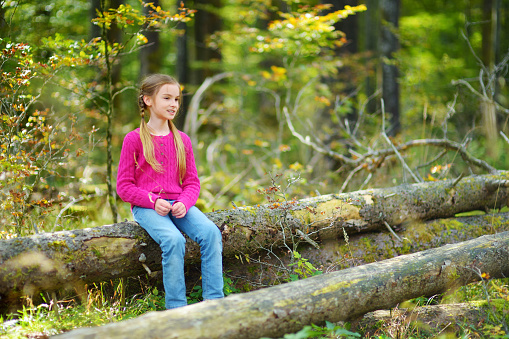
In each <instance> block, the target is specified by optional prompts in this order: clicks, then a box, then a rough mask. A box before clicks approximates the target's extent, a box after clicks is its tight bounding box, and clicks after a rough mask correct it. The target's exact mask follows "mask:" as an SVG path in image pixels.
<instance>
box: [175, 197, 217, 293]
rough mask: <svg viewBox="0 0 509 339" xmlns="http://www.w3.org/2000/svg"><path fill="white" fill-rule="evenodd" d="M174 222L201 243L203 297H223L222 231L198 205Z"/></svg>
mask: <svg viewBox="0 0 509 339" xmlns="http://www.w3.org/2000/svg"><path fill="white" fill-rule="evenodd" d="M171 219H172V221H173V223H174V224H175V225H176V226H177V227H178V228H179V229H180V230H181V231H182V232H184V233H185V234H187V235H188V236H189V238H191V239H192V240H194V241H196V242H197V243H198V245H200V249H201V274H202V285H203V286H202V288H203V299H218V298H223V297H224V294H223V255H222V253H223V243H222V239H221V232H220V231H219V229H218V228H217V226H216V225H215V224H214V223H213V222H212V221H210V219H209V218H207V217H206V216H205V214H203V213H202V212H201V211H200V210H199V209H198V208H197V207H195V206H193V207H191V208H190V209H189V211H188V212H187V214H186V216H185V217H183V218H180V219H179V218H174V217H171Z"/></svg>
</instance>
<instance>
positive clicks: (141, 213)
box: [133, 206, 187, 309]
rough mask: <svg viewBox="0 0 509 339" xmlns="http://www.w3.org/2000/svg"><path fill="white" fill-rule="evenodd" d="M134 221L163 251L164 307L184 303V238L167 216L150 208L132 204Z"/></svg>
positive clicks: (172, 306)
mask: <svg viewBox="0 0 509 339" xmlns="http://www.w3.org/2000/svg"><path fill="white" fill-rule="evenodd" d="M133 215H134V220H136V222H137V223H138V224H140V226H141V227H143V228H144V229H145V230H146V231H147V232H148V234H149V235H150V236H151V237H152V239H154V241H155V242H156V243H158V244H159V246H160V247H161V251H162V266H163V284H164V291H165V301H166V308H168V309H169V308H176V307H181V306H185V305H187V299H186V284H185V278H184V254H185V250H186V247H185V244H186V239H185V238H184V236H183V235H182V233H180V231H179V230H178V229H177V227H175V225H174V224H173V222H172V221H171V219H170V218H169V216H164V217H163V216H160V215H159V214H157V212H156V211H155V210H153V209H149V208H142V207H138V206H135V207H134V208H133Z"/></svg>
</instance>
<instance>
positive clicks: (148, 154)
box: [138, 74, 186, 182]
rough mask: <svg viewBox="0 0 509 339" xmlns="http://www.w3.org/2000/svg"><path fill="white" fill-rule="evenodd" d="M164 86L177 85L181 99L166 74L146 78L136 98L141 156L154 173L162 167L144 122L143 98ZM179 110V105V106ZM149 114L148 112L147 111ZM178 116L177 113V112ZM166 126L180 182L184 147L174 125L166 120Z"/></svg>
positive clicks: (173, 81) (161, 169)
mask: <svg viewBox="0 0 509 339" xmlns="http://www.w3.org/2000/svg"><path fill="white" fill-rule="evenodd" d="M166 84H170V85H177V86H178V88H179V92H180V97H181V98H182V89H181V87H180V84H179V83H178V82H177V80H175V79H174V78H173V77H171V76H169V75H166V74H152V75H149V76H147V77H146V78H145V79H144V80H143V82H142V83H141V86H140V93H139V96H138V106H139V108H140V115H141V123H140V138H141V143H142V145H143V155H144V156H145V159H146V160H147V162H148V163H149V164H150V166H152V168H153V169H154V171H156V172H163V167H162V166H161V164H160V163H159V162H157V160H156V158H155V154H154V142H153V141H152V135H151V133H150V129H149V127H148V126H147V123H146V121H145V111H146V109H147V105H146V104H145V101H144V99H143V98H144V97H145V96H148V97H152V96H154V95H156V94H157V93H158V92H159V90H160V89H161V87H163V86H164V85H166ZM179 110H180V105H179ZM149 113H150V110H149ZM177 114H178V112H177ZM168 126H169V127H170V131H171V132H172V134H173V140H174V143H175V150H176V153H177V163H178V170H179V178H180V181H181V182H182V180H183V179H184V176H185V174H186V149H185V146H184V143H183V141H182V136H181V135H180V133H179V131H178V129H177V127H176V126H175V124H174V123H173V122H172V121H171V120H168Z"/></svg>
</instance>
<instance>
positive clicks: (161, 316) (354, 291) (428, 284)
mask: <svg viewBox="0 0 509 339" xmlns="http://www.w3.org/2000/svg"><path fill="white" fill-rule="evenodd" d="M508 248H509V232H504V233H500V234H496V235H490V236H483V237H480V238H478V239H475V240H470V241H467V242H463V243H460V244H455V245H446V246H443V247H440V248H437V249H431V250H427V251H424V252H419V253H415V254H409V255H404V256H400V257H397V258H393V259H389V260H384V261H381V262H376V263H372V264H367V265H363V266H359V267H354V268H349V269H346V270H342V271H338V272H333V273H330V274H323V275H319V276H315V277H312V278H308V279H304V280H300V281H295V282H291V283H287V284H282V285H277V286H274V287H270V288H266V289H262V290H258V291H254V292H249V293H244V294H234V295H230V296H229V297H227V298H225V299H219V300H209V301H206V302H202V303H199V304H193V305H190V306H187V307H184V308H181V309H174V310H170V311H165V312H150V313H148V314H146V315H143V316H141V317H138V318H136V319H133V320H127V321H123V322H121V323H117V324H109V325H106V326H102V327H95V328H83V329H78V330H75V331H71V332H67V333H64V334H62V335H59V336H57V337H56V338H59V339H65V338H73V339H77V338H87V339H92V338H110V339H113V338H133V337H139V338H161V337H164V338H260V337H281V336H283V335H284V334H285V333H291V332H295V331H298V330H300V329H301V328H302V327H304V326H305V325H309V324H323V323H324V321H325V320H328V321H331V322H337V321H346V320H351V319H355V318H356V317H359V316H360V315H362V314H365V313H367V312H370V311H374V310H379V309H387V308H391V307H393V306H395V305H396V304H398V303H400V302H402V301H405V300H408V299H411V298H415V297H419V296H432V295H435V294H437V293H443V292H445V291H447V290H448V289H450V288H453V287H457V286H460V285H465V284H468V283H470V282H473V281H478V280H479V279H480V275H481V272H482V273H485V274H489V276H491V277H493V278H502V277H507V276H508V275H509V260H507V258H508V256H509V251H508Z"/></svg>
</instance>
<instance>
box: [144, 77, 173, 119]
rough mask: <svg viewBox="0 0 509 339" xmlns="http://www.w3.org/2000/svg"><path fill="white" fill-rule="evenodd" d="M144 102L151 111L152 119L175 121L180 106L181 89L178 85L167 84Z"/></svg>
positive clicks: (145, 98) (146, 97)
mask: <svg viewBox="0 0 509 339" xmlns="http://www.w3.org/2000/svg"><path fill="white" fill-rule="evenodd" d="M143 100H144V101H145V104H146V105H147V107H148V109H149V110H150V117H151V118H156V119H160V120H173V118H175V115H176V114H177V112H178V109H179V105H180V89H179V87H178V85H176V84H165V85H163V86H161V88H160V89H159V91H158V92H157V93H156V94H154V95H153V96H144V97H143Z"/></svg>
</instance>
